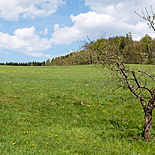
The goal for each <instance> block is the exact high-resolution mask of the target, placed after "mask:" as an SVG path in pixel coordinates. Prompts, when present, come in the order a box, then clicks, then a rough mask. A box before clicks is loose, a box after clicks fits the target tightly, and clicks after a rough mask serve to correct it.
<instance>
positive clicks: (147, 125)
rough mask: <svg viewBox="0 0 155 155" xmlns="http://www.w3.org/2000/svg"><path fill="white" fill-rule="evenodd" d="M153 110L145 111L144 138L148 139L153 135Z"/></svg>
mask: <svg viewBox="0 0 155 155" xmlns="http://www.w3.org/2000/svg"><path fill="white" fill-rule="evenodd" d="M151 121H152V110H151V111H149V112H148V111H146V112H145V126H144V140H145V141H148V140H149V138H150V135H151Z"/></svg>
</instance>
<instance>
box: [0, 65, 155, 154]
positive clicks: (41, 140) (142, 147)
mask: <svg viewBox="0 0 155 155" xmlns="http://www.w3.org/2000/svg"><path fill="white" fill-rule="evenodd" d="M104 73H107V76H105V74H104ZM108 76H110V74H109V75H108V70H106V69H105V70H99V69H97V68H95V67H93V66H65V67H58V66H56V67H55V66H54V67H44V66H43V67H19V66H18V67H14V66H0V155H5V154H8V155H33V154H34V155H43V154H45V155H49V154H52V155H61V154H62V155H65V154H66V155H147V154H149V155H154V154H155V143H154V141H149V142H143V140H142V133H143V126H144V112H143V109H142V107H141V104H140V103H139V101H138V100H136V99H132V100H126V101H123V100H120V99H119V98H118V97H116V96H113V95H112V94H109V92H108V90H106V89H101V87H102V86H103V85H104V83H105V82H106V81H107V80H108ZM110 87H111V88H112V87H113V85H111V86H110ZM111 88H109V90H110V89H111ZM117 93H118V94H119V95H121V96H124V97H129V96H130V95H131V93H130V92H128V91H127V90H125V91H118V92H117ZM133 105H134V106H133ZM151 136H152V137H155V116H154V114H153V120H152V135H151ZM131 137H139V139H138V140H137V141H134V140H132V138H131Z"/></svg>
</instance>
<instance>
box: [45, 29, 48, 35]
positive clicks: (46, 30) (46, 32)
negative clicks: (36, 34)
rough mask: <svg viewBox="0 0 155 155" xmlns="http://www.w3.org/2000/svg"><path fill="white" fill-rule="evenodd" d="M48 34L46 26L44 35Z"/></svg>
mask: <svg viewBox="0 0 155 155" xmlns="http://www.w3.org/2000/svg"><path fill="white" fill-rule="evenodd" d="M47 34H48V28H46V29H45V31H44V35H45V36H46V35H47Z"/></svg>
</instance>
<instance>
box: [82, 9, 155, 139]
mask: <svg viewBox="0 0 155 155" xmlns="http://www.w3.org/2000/svg"><path fill="white" fill-rule="evenodd" d="M145 10H146V15H147V16H146V15H145V14H144V11H143V10H142V14H143V16H141V15H139V14H138V13H136V14H138V15H139V16H140V17H142V18H143V19H145V20H147V21H148V22H149V26H150V27H151V28H152V29H153V30H154V31H155V28H154V22H153V21H154V18H155V15H154V14H153V11H152V7H151V12H152V14H153V16H152V17H150V16H149V13H148V11H147V9H145ZM104 42H105V39H103V38H101V39H100V40H99V41H98V42H97V44H96V45H95V44H88V45H89V49H90V50H92V51H93V52H97V53H98V54H97V55H98V61H97V62H98V63H99V66H100V67H103V68H104V67H106V68H109V69H110V70H111V73H112V76H111V78H110V77H109V78H110V79H109V80H108V81H107V83H106V84H105V85H104V86H105V87H107V86H108V84H109V83H110V82H115V88H116V89H118V88H127V89H128V90H129V91H130V92H131V94H132V95H131V96H134V97H136V98H137V99H138V100H139V102H140V103H141V106H142V108H143V110H144V113H145V125H144V133H143V138H144V140H145V141H148V140H149V138H150V136H151V122H152V111H153V109H154V107H155V78H154V76H155V72H154V73H153V72H151V70H150V71H148V68H149V67H150V68H152V69H154V66H149V67H147V69H144V68H142V67H138V68H134V67H133V68H132V67H131V66H130V65H126V64H124V62H123V59H122V56H121V51H120V50H119V47H118V46H117V45H113V46H108V44H106V43H104ZM85 45H86V44H85ZM101 45H102V46H101ZM103 45H105V46H103ZM118 84H119V85H118ZM107 88H108V87H107Z"/></svg>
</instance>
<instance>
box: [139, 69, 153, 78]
mask: <svg viewBox="0 0 155 155" xmlns="http://www.w3.org/2000/svg"><path fill="white" fill-rule="evenodd" d="M138 71H139V72H141V73H144V74H146V75H147V76H149V77H150V78H151V79H152V80H153V81H155V79H154V78H153V76H152V75H150V74H149V73H147V72H144V71H142V70H140V69H138Z"/></svg>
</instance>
